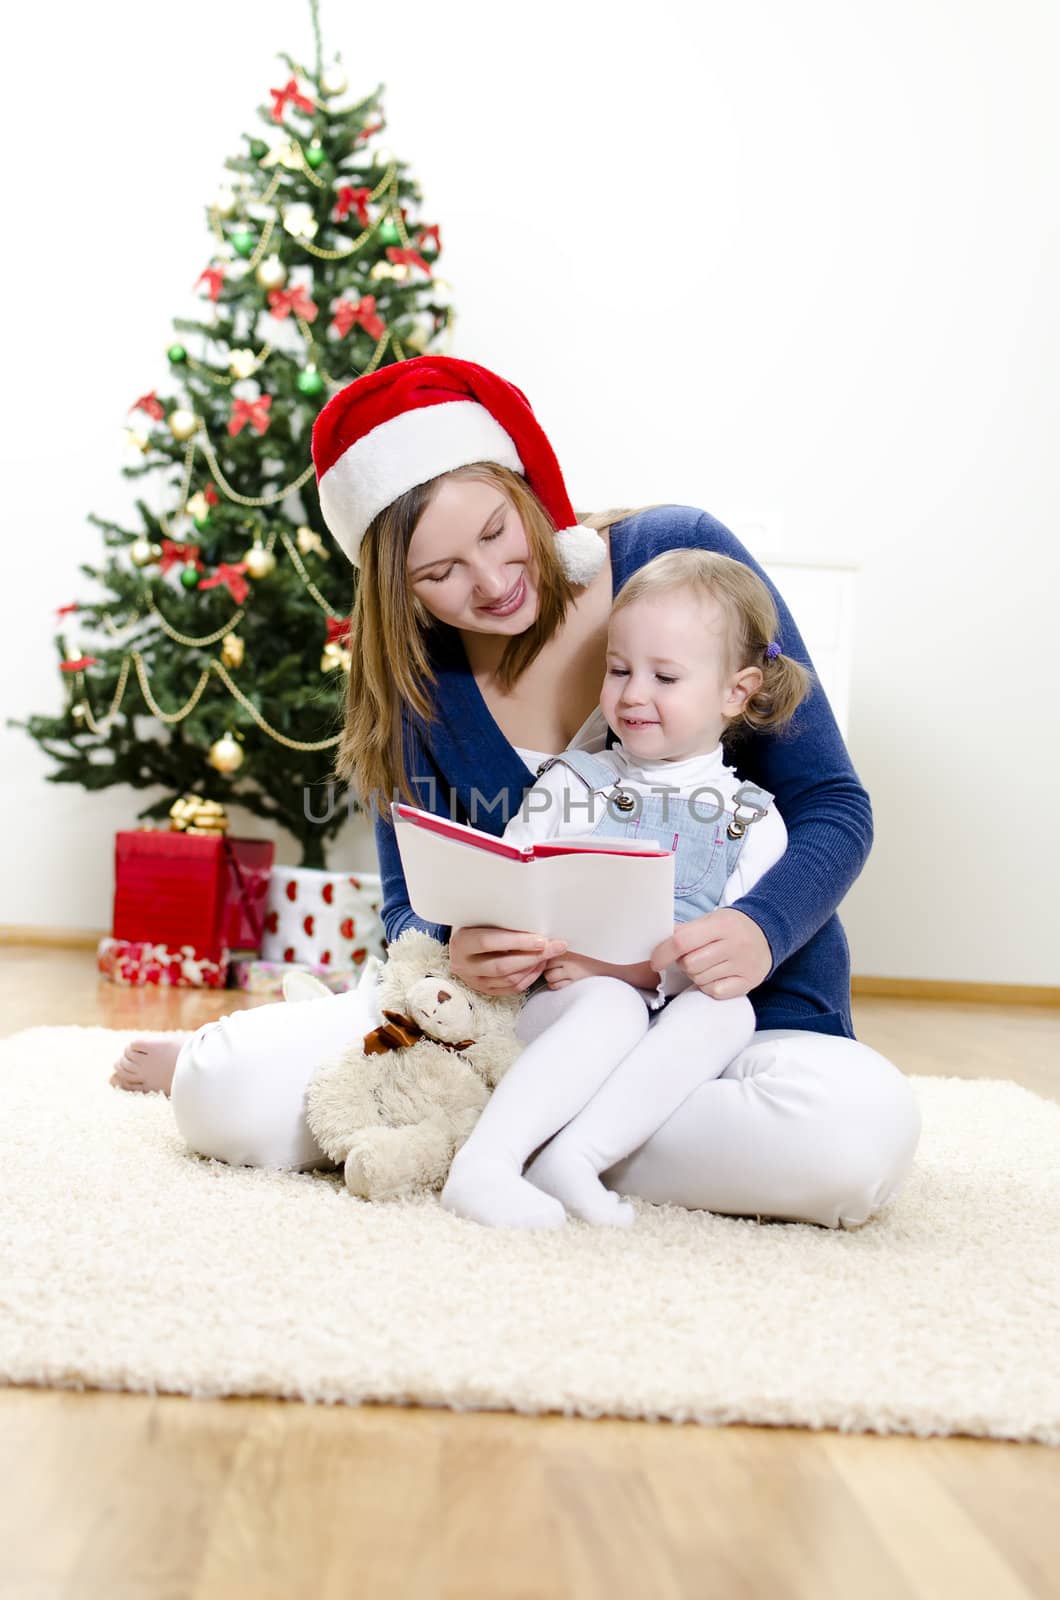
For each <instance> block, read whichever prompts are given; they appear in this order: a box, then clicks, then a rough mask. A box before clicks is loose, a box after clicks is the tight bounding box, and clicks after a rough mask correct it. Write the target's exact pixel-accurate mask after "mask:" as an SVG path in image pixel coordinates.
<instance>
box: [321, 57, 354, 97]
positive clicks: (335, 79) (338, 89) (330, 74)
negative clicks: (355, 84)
mask: <svg viewBox="0 0 1060 1600" xmlns="http://www.w3.org/2000/svg"><path fill="white" fill-rule="evenodd" d="M320 87H321V89H322V90H323V91H324V93H325V94H326V95H329V96H331V97H332V98H333V97H334V96H335V95H339V94H345V93H346V90H347V89H348V88H349V79H348V78H347V77H346V74H345V73H344V72H343V70H342V68H341V67H340V66H339V64H338V63H337V62H336V63H335V65H334V66H333V67H328V68H327V69H326V71H324V72H322V73H321V75H320Z"/></svg>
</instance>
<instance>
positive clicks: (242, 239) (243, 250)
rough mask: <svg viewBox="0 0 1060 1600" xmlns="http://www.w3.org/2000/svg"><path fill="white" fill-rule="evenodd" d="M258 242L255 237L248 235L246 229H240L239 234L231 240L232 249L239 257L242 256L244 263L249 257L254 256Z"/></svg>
mask: <svg viewBox="0 0 1060 1600" xmlns="http://www.w3.org/2000/svg"><path fill="white" fill-rule="evenodd" d="M257 242H258V241H257V239H256V237H255V235H254V234H252V233H247V232H246V231H245V230H244V229H240V231H239V232H238V233H233V235H232V238H231V245H232V249H233V250H234V251H235V253H236V255H237V256H242V257H243V259H244V261H245V260H246V258H247V257H248V256H252V255H253V254H254V246H255V245H256V244H257Z"/></svg>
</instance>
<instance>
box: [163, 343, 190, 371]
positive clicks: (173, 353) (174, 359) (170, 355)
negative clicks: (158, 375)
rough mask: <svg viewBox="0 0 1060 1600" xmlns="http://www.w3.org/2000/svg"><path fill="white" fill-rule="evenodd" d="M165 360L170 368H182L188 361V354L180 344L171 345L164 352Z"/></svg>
mask: <svg viewBox="0 0 1060 1600" xmlns="http://www.w3.org/2000/svg"><path fill="white" fill-rule="evenodd" d="M166 359H167V361H168V362H169V364H170V366H171V367H182V366H183V365H184V363H185V361H187V359H188V352H187V351H186V350H185V348H184V346H183V345H182V344H171V345H170V347H169V349H168V350H167V351H166Z"/></svg>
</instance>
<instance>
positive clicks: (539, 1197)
mask: <svg viewBox="0 0 1060 1600" xmlns="http://www.w3.org/2000/svg"><path fill="white" fill-rule="evenodd" d="M776 630H777V614H776V608H775V606H774V604H773V598H772V596H771V594H770V592H769V590H768V588H767V587H766V585H765V584H764V583H762V581H761V579H760V578H758V576H757V575H756V574H755V573H754V572H752V571H751V569H750V568H749V567H746V566H744V565H743V564H742V563H741V562H738V561H734V560H732V559H730V558H729V557H728V556H723V555H718V554H717V553H715V552H713V551H706V550H691V549H680V550H671V551H667V552H666V553H665V554H663V555H660V556H657V557H656V558H655V559H654V560H653V561H650V562H648V563H647V565H646V566H644V567H641V568H640V569H639V571H637V572H635V573H634V574H633V576H632V577H631V578H630V579H629V581H628V582H627V583H626V585H625V587H624V588H623V589H622V590H621V592H620V593H619V595H618V598H617V599H616V600H615V602H614V605H613V607H612V610H611V617H610V622H609V625H608V650H607V667H606V676H605V679H604V686H603V690H602V692H601V695H600V710H601V712H602V713H603V717H604V719H605V720H606V722H607V724H608V725H609V727H610V728H611V730H612V731H613V733H614V735H615V736H616V738H617V739H618V740H619V741H620V742H619V743H616V744H615V745H614V747H613V748H611V749H604V750H600V751H599V752H597V753H595V754H590V753H588V752H587V751H585V750H584V749H579V750H574V749H570V750H567V751H565V752H564V753H563V754H562V755H560V756H556V757H554V758H553V759H551V760H546V761H545V762H543V763H542V765H541V767H539V768H538V775H539V778H540V780H541V781H540V782H538V783H537V784H536V785H535V786H534V787H533V788H532V789H530V790H529V791H528V792H527V794H526V796H525V797H524V800H523V805H522V807H521V809H520V812H519V815H518V816H516V817H513V819H512V821H511V822H510V823H509V825H508V827H507V828H506V829H505V834H504V837H505V839H507V840H511V841H514V842H516V843H520V844H522V843H527V842H529V841H531V840H538V839H550V838H556V837H564V838H569V837H576V836H578V835H581V836H586V835H590V834H591V835H592V836H594V837H596V838H600V837H604V836H610V837H615V836H623V837H627V838H642V839H645V840H647V841H650V842H651V843H656V844H662V845H664V846H665V847H666V848H667V849H669V850H672V851H673V852H674V855H675V861H674V918H675V923H681V922H688V921H690V920H692V919H693V918H695V917H701V916H705V915H706V914H707V913H708V912H711V911H713V910H715V909H716V908H717V907H719V906H723V905H732V904H733V902H734V901H737V900H738V899H739V898H740V896H741V895H743V894H746V893H747V892H748V891H749V890H750V889H751V888H752V886H753V885H754V884H755V883H756V882H757V880H758V879H759V878H760V877H761V876H762V874H763V873H765V872H767V871H768V870H769V868H770V867H772V866H773V865H774V864H775V862H777V861H778V860H779V859H780V857H781V856H782V855H783V853H784V849H785V847H786V844H787V830H786V829H785V827H784V823H783V821H782V820H781V818H780V815H779V813H778V812H777V809H776V807H775V805H773V804H772V800H773V796H772V795H771V794H769V793H768V792H767V791H766V790H764V789H761V788H758V787H756V786H755V785H753V784H747V783H744V784H741V782H740V780H739V778H738V777H737V774H736V773H735V772H734V770H733V769H732V768H731V767H728V766H726V765H725V763H724V759H723V752H722V746H721V739H722V736H723V734H724V735H727V736H728V737H730V738H731V737H732V736H733V735H734V734H735V733H736V732H737V731H738V730H739V729H740V727H741V726H742V727H744V728H766V727H775V726H778V725H780V724H781V723H784V722H787V721H788V720H789V719H790V718H791V716H792V715H793V713H794V711H795V709H796V707H797V706H798V705H799V704H800V702H801V701H802V700H803V699H804V698H805V696H806V694H807V692H808V690H809V687H810V683H811V675H810V673H809V672H808V671H807V670H806V669H805V668H804V667H803V666H801V665H800V664H799V663H798V662H797V661H793V660H791V659H790V658H788V657H786V656H784V655H782V654H781V651H780V645H779V643H777V642H776V640H775V634H776ZM541 985H544V987H541ZM754 1031H755V1016H754V1011H753V1009H752V1006H751V1003H750V1001H749V1000H748V999H747V998H746V997H744V996H741V997H738V998H735V999H731V1000H715V999H713V998H712V997H711V996H709V995H707V994H704V993H703V992H702V991H701V990H700V989H698V988H696V987H695V986H693V985H692V983H691V980H690V979H689V978H688V977H687V976H686V975H685V974H684V973H683V972H682V971H681V970H680V969H679V968H677V967H669V968H667V969H666V971H665V972H663V973H662V974H661V975H660V973H659V972H658V971H657V970H656V969H655V968H654V967H652V966H651V965H650V964H649V963H648V962H641V963H639V964H637V965H634V966H613V965H610V964H608V963H606V962H602V961H595V960H592V959H590V958H589V957H587V956H581V955H577V954H572V953H570V952H568V953H565V954H563V955H559V956H557V957H555V958H553V959H552V960H551V961H550V962H549V963H548V965H547V966H546V968H545V971H544V974H543V977H542V978H541V979H540V980H539V984H538V985H536V986H535V988H534V989H533V990H531V991H530V994H529V996H528V998H527V1001H526V1005H525V1006H524V1008H523V1011H522V1013H521V1016H520V1021H519V1032H520V1036H521V1037H522V1038H523V1039H524V1040H525V1041H527V1045H526V1048H525V1050H524V1051H523V1053H522V1054H521V1055H520V1057H519V1058H518V1060H517V1061H516V1062H515V1064H514V1065H513V1066H512V1067H511V1068H510V1069H509V1071H508V1072H507V1074H506V1075H505V1077H504V1078H503V1079H502V1080H501V1082H500V1083H499V1084H498V1086H497V1088H496V1089H495V1090H494V1091H493V1094H492V1096H491V1098H490V1100H489V1102H488V1103H487V1105H486V1108H485V1110H484V1111H483V1113H482V1116H481V1117H480V1118H479V1121H478V1122H477V1124H476V1125H475V1128H474V1130H473V1132H472V1134H471V1136H470V1138H469V1139H468V1140H467V1141H466V1143H465V1144H464V1145H463V1146H462V1147H461V1149H460V1150H459V1151H458V1152H457V1154H456V1156H455V1158H454V1160H453V1164H452V1167H451V1169H450V1172H449V1177H448V1179H447V1181H446V1184H445V1187H444V1189H443V1190H442V1194H441V1203H442V1205H443V1206H444V1207H445V1208H446V1209H447V1210H449V1211H452V1212H455V1213H456V1214H457V1215H458V1216H463V1217H470V1218H472V1219H473V1220H474V1221H477V1222H482V1223H487V1224H490V1225H492V1226H501V1227H520V1228H551V1227H559V1226H560V1225H561V1224H562V1223H563V1222H565V1221H566V1216H567V1213H568V1212H570V1213H571V1214H573V1215H574V1216H576V1217H580V1218H582V1219H583V1220H585V1221H587V1222H599V1223H605V1224H611V1225H612V1226H619V1227H628V1226H630V1225H631V1224H632V1223H633V1221H634V1211H633V1207H632V1206H631V1205H630V1204H629V1202H628V1201H624V1200H620V1198H619V1196H618V1195H617V1194H615V1193H614V1192H613V1191H612V1190H610V1189H607V1188H605V1186H604V1185H603V1184H602V1183H601V1181H600V1174H601V1173H604V1172H606V1171H607V1170H608V1169H609V1168H610V1167H612V1166H614V1165H615V1163H616V1162H618V1161H621V1160H622V1159H623V1158H624V1157H625V1156H628V1155H629V1154H630V1153H631V1152H632V1151H633V1150H635V1149H637V1148H638V1147H639V1146H640V1145H642V1144H643V1143H644V1142H645V1140H646V1139H648V1138H650V1136H651V1135H652V1134H653V1133H654V1132H655V1131H656V1130H657V1129H658V1128H659V1127H661V1125H662V1124H663V1123H664V1122H665V1121H666V1119H667V1118H668V1117H669V1116H671V1115H672V1113H673V1112H674V1111H676V1109H677V1107H678V1106H679V1105H680V1104H681V1102H682V1101H683V1100H685V1099H686V1098H687V1096H688V1095H690V1094H691V1093H692V1091H693V1090H694V1089H696V1088H698V1087H699V1085H700V1084H701V1083H704V1082H705V1081H706V1080H707V1079H710V1078H716V1077H718V1076H720V1074H721V1073H722V1072H723V1071H724V1070H725V1067H726V1066H727V1065H728V1063H729V1062H730V1061H731V1060H732V1058H733V1057H734V1056H735V1055H736V1054H737V1052H738V1051H740V1050H742V1049H743V1048H744V1047H745V1046H746V1045H747V1043H748V1042H749V1041H750V1038H751V1035H752V1034H753V1033H754ZM557 1130H562V1131H557ZM546 1141H549V1142H547V1143H546ZM542 1145H544V1148H543V1149H541V1148H540V1147H541V1146H542ZM535 1151H538V1152H539V1153H538V1154H537V1155H536V1157H535V1159H534V1160H532V1161H531V1162H530V1165H529V1166H528V1167H527V1168H526V1173H525V1176H524V1175H523V1167H524V1164H525V1162H526V1161H527V1159H528V1158H529V1157H530V1156H531V1155H532V1154H533V1153H534V1152H535Z"/></svg>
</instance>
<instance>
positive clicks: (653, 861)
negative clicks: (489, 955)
mask: <svg viewBox="0 0 1060 1600" xmlns="http://www.w3.org/2000/svg"><path fill="white" fill-rule="evenodd" d="M390 811H391V815H392V817H393V819H394V834H395V837H396V839H397V846H398V850H399V851H400V854H401V865H402V867H403V868H404V870H405V883H406V885H407V886H408V892H409V904H410V905H411V907H412V909H413V911H415V913H416V915H417V916H418V917H422V918H423V920H424V921H425V922H438V923H442V924H443V925H445V926H447V927H450V928H472V927H482V926H490V927H496V928H515V929H519V930H521V931H522V932H524V933H542V934H546V935H547V936H548V937H549V938H550V939H565V940H566V942H567V946H568V948H569V949H570V950H573V951H576V952H577V953H578V954H579V955H583V956H592V957H593V958H594V959H595V960H597V961H610V962H614V963H615V964H616V965H626V964H630V965H632V964H633V963H634V962H637V961H647V959H648V957H649V956H650V955H651V953H652V951H653V950H654V949H655V947H656V945H658V944H661V943H662V941H663V940H664V939H668V938H669V937H670V935H671V933H673V931H674V858H673V855H672V853H671V852H670V851H669V850H663V849H662V848H660V847H656V846H654V845H650V844H645V843H641V842H638V841H637V840H633V839H592V838H588V837H586V838H573V839H548V840H543V841H541V842H539V843H537V844H527V845H516V844H506V843H505V841H504V840H503V839H498V838H496V837H494V835H493V834H492V833H483V832H482V831H481V829H479V828H472V827H469V826H468V824H467V823H464V822H450V821H449V819H448V817H436V816H435V815H434V814H433V813H432V812H430V811H419V810H417V808H416V807H415V806H406V805H402V804H401V803H400V802H398V801H394V802H392V804H391V807H390Z"/></svg>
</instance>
